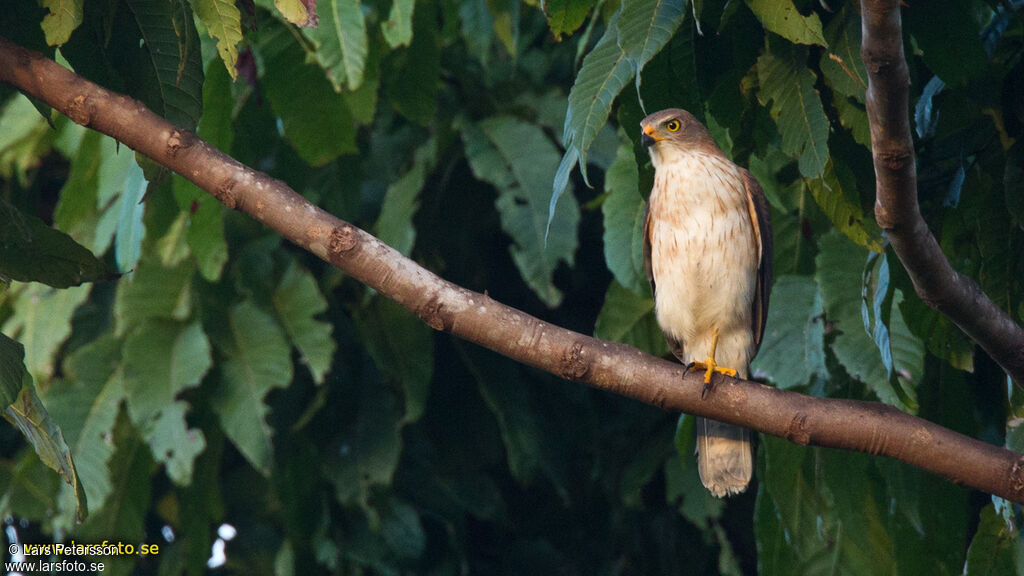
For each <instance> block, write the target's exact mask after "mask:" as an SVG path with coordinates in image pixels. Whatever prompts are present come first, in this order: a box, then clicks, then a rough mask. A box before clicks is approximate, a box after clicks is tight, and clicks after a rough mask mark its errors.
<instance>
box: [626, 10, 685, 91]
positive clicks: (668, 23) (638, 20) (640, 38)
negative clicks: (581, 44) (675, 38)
mask: <svg viewBox="0 0 1024 576" xmlns="http://www.w3.org/2000/svg"><path fill="white" fill-rule="evenodd" d="M683 5H684V2H682V0H635V1H633V2H626V3H624V4H623V6H622V13H621V16H620V17H619V20H618V23H617V26H618V34H617V37H616V41H617V42H618V44H619V48H620V49H621V50H622V52H623V53H625V54H626V59H627V60H628V61H629V63H630V64H631V65H632V66H633V73H634V74H635V77H636V89H637V95H639V94H640V82H641V78H642V74H641V72H642V70H643V68H644V66H645V65H646V64H647V62H649V61H650V60H651V58H653V57H654V55H655V54H657V53H658V52H660V51H661V49H662V47H664V46H665V44H667V43H668V41H669V40H670V39H671V38H672V35H673V34H674V33H675V31H676V29H677V28H679V25H680V24H681V23H682V21H683V16H685V15H686V12H685V11H684V10H683ZM642 104H643V100H642V99H641V105H642Z"/></svg>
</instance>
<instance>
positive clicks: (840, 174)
mask: <svg viewBox="0 0 1024 576" xmlns="http://www.w3.org/2000/svg"><path fill="white" fill-rule="evenodd" d="M856 184H857V183H856V182H855V181H854V179H853V173H852V172H851V170H850V169H849V168H848V167H847V166H846V164H836V163H835V161H834V160H832V159H829V161H828V163H827V164H826V165H825V173H824V174H822V176H821V178H815V179H813V180H808V182H807V186H808V188H810V190H811V195H813V196H814V200H815V201H816V202H817V203H818V206H819V207H821V211H822V212H824V213H825V215H826V216H828V218H829V220H831V221H832V223H833V224H835V227H836V229H838V230H839V231H840V232H842V233H843V234H844V235H845V236H846V237H847V238H849V239H850V240H853V241H854V242H856V243H857V244H858V245H860V246H863V247H865V248H867V249H868V250H871V251H872V252H881V251H882V238H881V233H880V230H879V229H878V226H877V225H876V224H875V223H874V221H873V220H871V219H870V218H865V216H864V211H863V210H862V209H861V207H860V204H859V199H858V197H857V190H856Z"/></svg>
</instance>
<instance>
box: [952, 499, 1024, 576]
mask: <svg viewBox="0 0 1024 576" xmlns="http://www.w3.org/2000/svg"><path fill="white" fill-rule="evenodd" d="M1017 540H1018V535H1017V530H1016V529H1015V527H1014V526H1013V523H1012V522H1010V523H1008V522H1007V521H1006V520H1005V519H1003V517H1002V516H1001V515H1000V514H999V513H998V512H997V511H996V509H995V507H994V506H993V505H992V504H989V505H988V506H985V507H984V508H982V509H981V521H980V522H979V523H978V530H977V532H975V533H974V538H973V539H972V540H971V546H970V548H968V549H967V561H966V562H964V572H963V573H964V576H975V575H983V574H1015V573H1016V569H1015V565H1016V556H1017Z"/></svg>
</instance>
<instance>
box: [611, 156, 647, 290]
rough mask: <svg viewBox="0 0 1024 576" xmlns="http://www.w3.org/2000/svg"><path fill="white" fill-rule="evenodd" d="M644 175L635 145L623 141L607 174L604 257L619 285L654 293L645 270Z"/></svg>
mask: <svg viewBox="0 0 1024 576" xmlns="http://www.w3.org/2000/svg"><path fill="white" fill-rule="evenodd" d="M639 179H640V174H639V170H638V168H637V163H636V158H635V157H634V156H633V145H632V144H631V143H623V144H622V145H620V146H619V150H618V152H617V153H616V155H615V161H614V162H612V165H611V166H609V167H608V171H607V172H605V176H604V188H605V192H607V193H608V196H607V198H605V201H604V203H603V204H602V205H601V212H602V214H603V215H604V260H605V262H606V263H607V264H608V269H609V270H611V271H612V274H614V275H615V279H616V280H617V281H618V282H619V284H621V285H623V286H625V287H627V288H629V289H630V290H632V291H633V292H635V293H637V294H644V295H646V294H650V284H649V282H648V281H647V273H646V272H645V271H644V261H643V258H644V256H643V233H644V222H643V219H644V212H645V208H644V199H643V197H641V196H640V191H639V190H638V189H637V187H638V185H639Z"/></svg>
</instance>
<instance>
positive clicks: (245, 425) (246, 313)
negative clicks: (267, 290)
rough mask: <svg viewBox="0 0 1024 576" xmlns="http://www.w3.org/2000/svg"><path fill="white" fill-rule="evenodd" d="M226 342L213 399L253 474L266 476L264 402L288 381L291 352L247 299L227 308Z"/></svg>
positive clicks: (269, 447) (268, 459)
mask: <svg viewBox="0 0 1024 576" xmlns="http://www.w3.org/2000/svg"><path fill="white" fill-rule="evenodd" d="M229 323H230V331H231V338H232V339H231V341H230V342H225V343H223V344H224V346H225V349H224V353H225V355H226V356H227V358H226V359H225V360H224V362H223V363H221V366H220V368H221V381H220V383H219V385H218V386H217V389H216V391H215V395H214V398H213V404H212V405H213V409H214V411H215V412H216V413H217V415H218V416H219V417H220V422H221V426H222V427H223V429H224V432H225V433H226V434H227V436H228V438H230V439H231V441H232V442H233V443H234V444H235V446H237V447H238V449H239V451H240V452H241V453H242V454H243V455H244V456H245V458H246V459H247V460H248V461H249V463H251V464H252V466H253V467H254V468H256V470H259V471H260V472H262V473H264V474H266V473H268V472H269V470H270V463H271V452H272V445H271V434H272V431H271V429H270V425H269V424H268V423H267V421H266V414H267V411H268V409H267V405H266V404H265V403H264V402H263V398H264V397H265V396H266V395H267V393H269V392H270V391H271V390H272V389H274V388H281V387H284V386H287V385H288V383H289V382H291V379H292V360H291V349H290V348H289V346H288V343H287V341H286V340H285V338H284V334H283V333H282V331H281V327H280V326H279V325H278V324H277V322H275V321H274V319H273V317H271V316H270V315H268V314H267V313H266V312H264V311H262V310H260V309H259V308H258V307H257V306H256V304H254V303H253V302H252V301H251V300H246V301H244V302H242V303H241V304H237V305H235V306H233V307H232V308H231V311H230V313H229Z"/></svg>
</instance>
